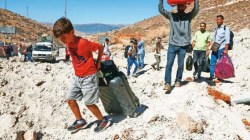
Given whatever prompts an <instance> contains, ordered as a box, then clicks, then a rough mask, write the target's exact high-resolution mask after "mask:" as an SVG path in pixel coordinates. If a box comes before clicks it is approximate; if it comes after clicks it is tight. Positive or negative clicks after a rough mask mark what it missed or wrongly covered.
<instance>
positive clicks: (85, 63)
mask: <svg viewBox="0 0 250 140" xmlns="http://www.w3.org/2000/svg"><path fill="white" fill-rule="evenodd" d="M66 45H67V48H68V50H69V54H70V56H71V58H72V63H73V66H74V70H75V75H76V76H79V77H86V76H90V75H93V74H95V73H97V69H96V65H95V63H94V58H93V54H92V52H95V51H97V50H98V47H99V44H98V43H94V42H90V41H88V40H87V39H83V38H80V37H78V38H77V39H76V41H75V42H74V43H68V44H66Z"/></svg>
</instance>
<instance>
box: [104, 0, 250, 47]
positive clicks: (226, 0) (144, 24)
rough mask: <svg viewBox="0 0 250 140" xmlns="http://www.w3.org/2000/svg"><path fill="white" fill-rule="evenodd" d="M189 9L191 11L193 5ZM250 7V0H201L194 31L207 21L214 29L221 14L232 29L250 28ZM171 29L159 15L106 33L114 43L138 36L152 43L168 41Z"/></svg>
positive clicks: (167, 22)
mask: <svg viewBox="0 0 250 140" xmlns="http://www.w3.org/2000/svg"><path fill="white" fill-rule="evenodd" d="M155 8H158V7H155ZM188 9H189V11H190V9H192V5H190V6H189V7H188ZM248 9H250V1H249V0H213V1H211V0H201V1H200V11H199V13H198V15H197V16H196V18H195V19H194V20H193V21H192V32H193V33H194V32H195V31H196V30H197V29H198V28H199V23H200V22H206V23H207V29H208V30H210V31H213V30H214V28H215V26H216V22H215V18H216V16H217V15H219V14H222V15H224V16H225V24H226V25H227V26H229V27H230V28H231V29H232V31H238V30H240V29H243V28H250V11H249V10H248ZM169 30H170V28H169V21H168V20H166V19H165V18H164V17H163V16H161V15H158V16H155V17H152V18H149V19H147V20H144V21H141V22H138V23H136V24H133V25H130V26H128V27H125V28H122V29H120V30H116V31H113V32H111V33H107V34H106V35H110V36H111V37H112V40H113V43H127V42H126V41H127V40H129V38H130V37H135V36H137V37H141V38H142V39H143V40H145V41H146V42H147V43H148V44H151V43H152V41H153V40H154V39H155V38H156V37H158V36H160V37H163V38H166V39H164V41H167V40H168V39H167V37H168V34H169Z"/></svg>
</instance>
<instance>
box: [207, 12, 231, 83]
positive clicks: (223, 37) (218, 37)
mask: <svg viewBox="0 0 250 140" xmlns="http://www.w3.org/2000/svg"><path fill="white" fill-rule="evenodd" d="M216 22H217V27H216V28H215V31H214V37H213V43H215V42H216V43H218V44H220V47H219V50H218V51H217V52H215V51H212V54H211V61H210V78H209V80H214V71H215V65H216V63H217V61H218V60H219V59H220V57H221V55H222V53H224V54H228V48H229V44H230V30H229V28H228V27H227V26H226V27H225V25H223V23H224V16H223V15H218V16H217V18H216ZM208 54H209V52H207V55H208ZM220 81H221V80H220V79H218V80H215V82H216V83H217V82H220Z"/></svg>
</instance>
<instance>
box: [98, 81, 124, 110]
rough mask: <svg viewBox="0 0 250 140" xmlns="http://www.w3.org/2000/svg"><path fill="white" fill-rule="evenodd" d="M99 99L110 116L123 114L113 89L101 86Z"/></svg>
mask: <svg viewBox="0 0 250 140" xmlns="http://www.w3.org/2000/svg"><path fill="white" fill-rule="evenodd" d="M99 97H100V99H101V102H102V104H103V106H104V110H105V111H106V112H107V113H108V114H122V113H123V110H122V108H121V106H120V104H119V102H118V101H117V99H116V96H115V95H114V93H113V90H112V88H110V87H108V86H99Z"/></svg>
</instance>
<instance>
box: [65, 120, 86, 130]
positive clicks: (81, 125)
mask: <svg viewBox="0 0 250 140" xmlns="http://www.w3.org/2000/svg"><path fill="white" fill-rule="evenodd" d="M79 122H80V123H79ZM86 125H87V122H86V121H85V120H84V119H81V120H80V121H77V120H76V121H75V122H74V123H73V124H72V125H70V126H69V127H68V128H67V130H68V131H75V130H78V129H80V128H84V127H85V126H86Z"/></svg>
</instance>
